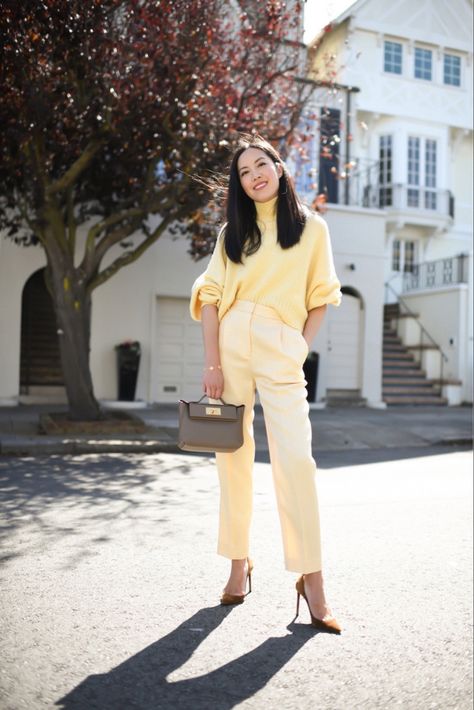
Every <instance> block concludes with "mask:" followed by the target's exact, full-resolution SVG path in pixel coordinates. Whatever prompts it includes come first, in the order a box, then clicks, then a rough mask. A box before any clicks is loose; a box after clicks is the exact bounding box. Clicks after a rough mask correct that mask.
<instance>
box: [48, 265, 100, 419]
mask: <svg viewBox="0 0 474 710" xmlns="http://www.w3.org/2000/svg"><path fill="white" fill-rule="evenodd" d="M48 257H49V258H48V278H49V282H50V287H51V292H52V294H51V295H52V297H53V302H54V309H55V312H56V323H57V327H58V334H59V348H60V354H61V364H62V370H63V377H64V384H65V387H66V394H67V398H68V403H69V417H70V418H71V419H75V420H87V421H91V420H96V419H100V418H101V416H102V414H101V410H100V406H99V404H98V402H97V400H96V399H95V396H94V391H93V386H92V377H91V373H90V366H89V353H90V323H91V305H92V304H91V297H90V294H89V293H88V291H87V288H86V284H85V283H84V282H81V279H80V275H79V274H78V272H77V270H76V269H74V267H73V266H72V264H70V263H64V262H65V259H64V254H61V253H58V252H56V254H51V253H49V254H48ZM67 261H69V259H67Z"/></svg>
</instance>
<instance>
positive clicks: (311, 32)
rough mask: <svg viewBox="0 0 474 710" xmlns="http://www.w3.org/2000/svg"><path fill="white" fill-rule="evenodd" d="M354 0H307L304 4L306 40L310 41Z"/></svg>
mask: <svg viewBox="0 0 474 710" xmlns="http://www.w3.org/2000/svg"><path fill="white" fill-rule="evenodd" d="M353 2H354V0H306V2H305V6H304V27H305V34H304V41H305V42H310V41H311V40H312V39H313V37H314V36H315V35H317V34H318V32H319V30H321V29H322V28H323V27H325V26H326V25H327V24H328V23H329V21H330V20H332V19H334V18H335V17H337V15H340V14H341V12H344V10H345V9H346V8H348V7H349V5H352V4H353Z"/></svg>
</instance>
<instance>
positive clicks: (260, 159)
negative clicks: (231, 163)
mask: <svg viewBox="0 0 474 710" xmlns="http://www.w3.org/2000/svg"><path fill="white" fill-rule="evenodd" d="M237 172H238V173H239V178H240V184H241V185H242V189H243V190H244V192H245V194H246V195H248V196H249V197H250V198H251V199H252V200H255V202H266V201H267V200H271V199H272V198H273V197H276V196H277V195H278V186H279V179H280V177H281V176H282V175H283V167H282V165H281V163H274V162H273V160H272V159H271V158H270V156H269V155H267V154H266V153H265V151H264V150H261V149H260V148H246V149H245V150H244V152H243V153H241V154H240V156H239V159H238V160H237Z"/></svg>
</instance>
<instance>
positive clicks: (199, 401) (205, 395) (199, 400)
mask: <svg viewBox="0 0 474 710" xmlns="http://www.w3.org/2000/svg"><path fill="white" fill-rule="evenodd" d="M204 397H207V394H203V396H202V397H201V399H198V401H197V404H200V403H201V402H202V400H203V399H204ZM216 399H218V400H220V401H221V402H222V404H227V402H224V400H223V399H222V397H216Z"/></svg>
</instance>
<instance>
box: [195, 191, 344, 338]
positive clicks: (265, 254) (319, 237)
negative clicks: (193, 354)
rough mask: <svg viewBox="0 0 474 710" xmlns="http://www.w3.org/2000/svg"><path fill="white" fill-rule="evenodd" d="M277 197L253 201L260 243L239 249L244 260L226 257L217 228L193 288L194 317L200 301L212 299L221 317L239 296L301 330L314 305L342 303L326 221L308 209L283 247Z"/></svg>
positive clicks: (222, 238) (203, 302)
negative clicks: (295, 237)
mask: <svg viewBox="0 0 474 710" xmlns="http://www.w3.org/2000/svg"><path fill="white" fill-rule="evenodd" d="M277 200H278V197H274V198H273V199H271V200H268V202H255V207H256V210H257V224H258V226H259V228H260V231H261V233H262V243H261V246H260V248H259V249H258V251H257V252H255V254H251V255H250V256H245V255H244V254H243V255H242V261H243V263H242V264H235V263H234V262H233V261H231V260H230V259H229V258H228V257H227V255H226V253H225V249H224V234H223V232H224V227H223V228H222V229H221V230H220V232H219V235H218V237H217V241H216V245H215V248H214V251H213V253H212V256H211V260H210V261H209V264H208V266H207V269H206V270H205V271H204V273H203V274H201V275H200V276H199V277H198V278H197V279H196V281H195V282H194V284H193V287H192V290H191V302H190V312H191V316H192V318H193V319H194V320H197V321H199V320H201V307H202V306H203V305H206V304H214V305H216V306H217V309H218V310H217V312H218V317H219V320H222V318H223V317H224V315H225V313H226V312H227V311H228V310H229V308H230V307H231V305H232V303H233V302H234V300H235V299H237V298H239V299H244V300H246V301H253V302H254V303H260V304H261V305H264V306H271V307H272V308H275V310H276V311H277V312H278V314H279V316H280V317H281V319H282V320H283V321H284V322H285V323H287V324H288V325H290V326H292V327H293V328H298V329H299V330H300V331H302V330H303V328H304V324H305V322H306V319H307V317H308V311H310V310H311V309H312V308H317V307H318V306H323V305H324V304H326V303H332V304H333V305H335V306H338V305H339V304H340V302H341V291H340V287H341V284H340V282H339V280H338V278H337V275H336V272H335V269H334V261H333V256H332V249H331V241H330V237H329V231H328V228H327V225H326V222H325V221H324V220H323V219H321V217H319V216H317V215H316V214H314V213H313V212H309V213H307V218H306V225H305V227H304V229H303V233H302V235H301V238H300V241H299V242H298V244H295V245H294V246H293V247H290V248H289V249H282V248H281V246H280V245H279V244H278V242H277V224H276V205H277Z"/></svg>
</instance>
